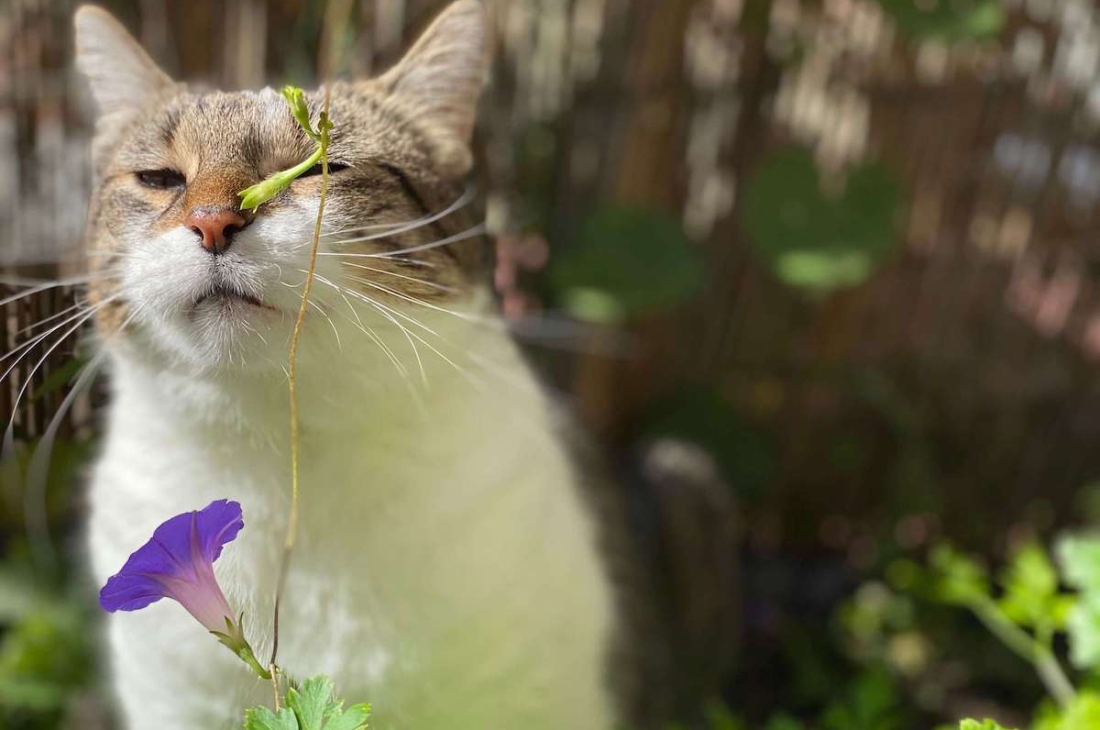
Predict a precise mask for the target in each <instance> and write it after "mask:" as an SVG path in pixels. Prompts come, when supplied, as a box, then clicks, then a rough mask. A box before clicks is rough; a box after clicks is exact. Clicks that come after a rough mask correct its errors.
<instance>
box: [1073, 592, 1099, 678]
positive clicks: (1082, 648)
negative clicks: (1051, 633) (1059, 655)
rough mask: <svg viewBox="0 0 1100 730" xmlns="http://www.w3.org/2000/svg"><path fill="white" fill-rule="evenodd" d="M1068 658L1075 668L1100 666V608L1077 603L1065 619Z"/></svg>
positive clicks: (1091, 604)
mask: <svg viewBox="0 0 1100 730" xmlns="http://www.w3.org/2000/svg"><path fill="white" fill-rule="evenodd" d="M1066 633H1067V634H1068V635H1069V658H1070V661H1071V662H1073V665H1074V666H1075V667H1078V668H1081V669H1087V668H1089V667H1096V666H1100V606H1097V605H1096V604H1093V603H1087V602H1084V601H1081V602H1078V604H1077V605H1076V606H1074V607H1073V609H1072V610H1071V611H1070V612H1069V616H1068V617H1067V618H1066Z"/></svg>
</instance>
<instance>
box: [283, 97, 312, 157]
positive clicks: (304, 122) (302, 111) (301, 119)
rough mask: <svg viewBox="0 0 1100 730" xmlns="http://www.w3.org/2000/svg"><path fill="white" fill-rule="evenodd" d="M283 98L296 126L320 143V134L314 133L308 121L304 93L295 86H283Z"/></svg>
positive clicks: (307, 109)
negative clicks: (295, 121) (296, 123)
mask: <svg viewBox="0 0 1100 730" xmlns="http://www.w3.org/2000/svg"><path fill="white" fill-rule="evenodd" d="M283 98H285V99H286V103H287V105H288V106H289V107H290V113H291V114H293V115H294V119H295V120H297V122H298V126H299V127H301V128H302V129H303V130H305V133H306V134H308V135H309V136H310V138H311V139H312V140H313V141H314V142H317V143H320V141H321V137H320V134H319V133H318V132H316V131H314V129H313V123H312V122H311V121H310V119H309V104H307V103H306V95H305V92H304V91H302V90H301V89H300V88H299V87H297V86H284V87H283Z"/></svg>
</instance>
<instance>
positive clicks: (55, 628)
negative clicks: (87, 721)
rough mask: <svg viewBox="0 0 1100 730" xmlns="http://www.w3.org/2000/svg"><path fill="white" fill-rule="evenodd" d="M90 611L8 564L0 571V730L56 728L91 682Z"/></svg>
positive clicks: (83, 600) (68, 593)
mask: <svg viewBox="0 0 1100 730" xmlns="http://www.w3.org/2000/svg"><path fill="white" fill-rule="evenodd" d="M92 620H93V616H92V609H91V605H90V602H89V601H88V600H87V597H86V596H84V595H83V593H82V592H81V591H74V590H72V589H64V588H61V587H59V586H58V585H57V584H56V583H53V582H49V581H47V582H44V581H43V580H42V576H41V573H39V572H37V571H35V570H32V569H31V567H30V566H29V564H24V565H23V566H20V565H19V564H18V563H17V562H16V561H14V560H12V559H11V558H9V559H8V562H7V564H6V565H5V566H4V567H3V569H2V570H0V727H3V728H5V729H6V730H48V729H50V728H56V727H60V726H61V724H62V722H63V720H64V718H65V717H66V716H67V715H68V714H69V713H70V711H71V710H72V707H73V703H74V702H75V701H78V700H79V699H80V697H81V694H82V692H83V690H85V689H86V688H87V687H88V685H89V684H90V682H91V679H92V676H93V674H92V670H93V646H92V644H93V642H92V637H91V625H92Z"/></svg>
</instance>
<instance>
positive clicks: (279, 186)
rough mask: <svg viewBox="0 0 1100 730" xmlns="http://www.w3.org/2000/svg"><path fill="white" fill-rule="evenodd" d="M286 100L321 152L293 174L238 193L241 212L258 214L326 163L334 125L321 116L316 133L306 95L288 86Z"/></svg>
mask: <svg viewBox="0 0 1100 730" xmlns="http://www.w3.org/2000/svg"><path fill="white" fill-rule="evenodd" d="M283 96H284V97H285V98H286V103H287V104H288V105H289V106H290V113H291V114H292V115H293V116H294V119H295V120H296V121H297V122H298V126H300V127H301V128H302V130H303V131H305V133H306V134H307V135H308V136H309V138H310V139H312V140H313V141H314V142H316V143H317V150H316V151H315V152H314V153H313V154H311V155H310V156H309V157H308V158H306V159H305V160H302V161H301V162H299V163H298V164H297V165H295V166H294V167H292V168H290V169H289V170H282V171H280V172H276V173H275V174H273V175H270V176H268V177H267V178H266V179H265V180H263V181H262V182H259V183H257V184H256V185H253V186H251V187H248V188H245V189H244V190H242V191H241V192H239V193H237V196H238V197H239V198H240V199H241V210H256V209H257V208H259V207H260V206H261V205H263V204H264V203H266V202H267V201H269V200H271V199H272V198H274V197H275V196H276V195H278V194H279V193H281V192H282V191H284V190H286V189H287V188H288V187H290V184H291V183H292V182H294V181H295V180H296V179H298V178H299V177H301V176H302V175H304V174H305V173H306V172H308V171H309V170H310V168H312V167H313V166H314V165H316V164H317V163H318V162H322V161H323V160H324V158H325V153H326V152H327V150H328V141H329V139H328V137H329V135H328V133H329V131H330V130H331V129H332V121H331V120H329V117H328V115H327V114H325V113H324V112H322V113H321V116H320V121H319V122H318V124H317V129H316V130H314V129H313V125H312V123H311V122H310V120H309V105H308V104H307V103H306V100H305V93H304V92H303V91H302V90H301V89H300V88H298V87H297V86H285V87H283Z"/></svg>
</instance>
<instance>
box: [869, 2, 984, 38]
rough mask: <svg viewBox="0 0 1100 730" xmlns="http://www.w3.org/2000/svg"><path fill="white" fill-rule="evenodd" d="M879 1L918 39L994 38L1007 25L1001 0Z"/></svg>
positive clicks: (907, 31) (883, 7) (906, 31)
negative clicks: (944, 0) (945, 0)
mask: <svg viewBox="0 0 1100 730" xmlns="http://www.w3.org/2000/svg"><path fill="white" fill-rule="evenodd" d="M878 3H879V5H881V6H882V9H883V10H885V11H886V13H887V14H888V15H889V16H890V17H891V18H893V20H894V22H895V23H897V25H898V27H899V28H900V29H901V30H902V31H903V32H904V33H905V34H906V35H908V36H911V37H912V38H914V39H916V40H924V39H929V38H935V39H938V40H941V41H962V40H985V39H989V38H995V37H996V36H997V35H998V34H999V33H1000V32H1001V29H1002V28H1004V25H1005V20H1006V14H1005V11H1004V8H1003V7H1002V6H1001V4H1002V0H954V2H915V0H878Z"/></svg>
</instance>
